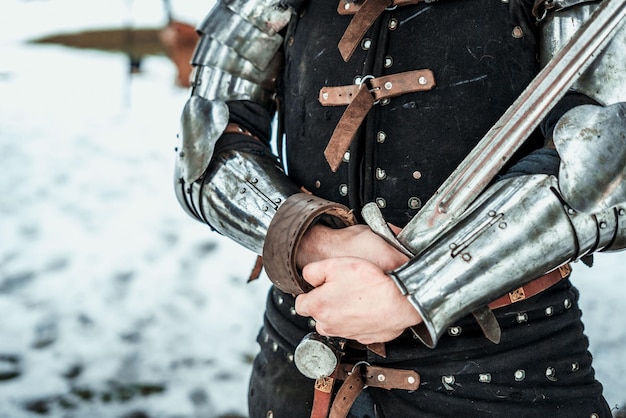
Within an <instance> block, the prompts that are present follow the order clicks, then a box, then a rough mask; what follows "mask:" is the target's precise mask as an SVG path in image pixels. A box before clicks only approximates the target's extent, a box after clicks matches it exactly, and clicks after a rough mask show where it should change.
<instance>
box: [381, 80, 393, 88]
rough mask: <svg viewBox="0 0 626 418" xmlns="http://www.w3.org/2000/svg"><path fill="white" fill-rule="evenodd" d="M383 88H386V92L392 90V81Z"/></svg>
mask: <svg viewBox="0 0 626 418" xmlns="http://www.w3.org/2000/svg"><path fill="white" fill-rule="evenodd" d="M383 87H384V88H385V90H391V89H392V88H393V83H392V82H391V81H387V82H386V83H385V84H384V85H383Z"/></svg>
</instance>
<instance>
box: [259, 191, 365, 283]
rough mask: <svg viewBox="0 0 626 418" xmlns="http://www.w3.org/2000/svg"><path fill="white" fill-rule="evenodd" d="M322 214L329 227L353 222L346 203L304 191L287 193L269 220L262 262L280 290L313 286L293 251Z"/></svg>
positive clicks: (354, 220)
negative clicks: (301, 269)
mask: <svg viewBox="0 0 626 418" xmlns="http://www.w3.org/2000/svg"><path fill="white" fill-rule="evenodd" d="M322 217H325V218H326V219H327V220H328V222H327V223H328V224H329V225H330V226H332V227H346V226H350V225H354V224H355V223H356V218H355V217H354V214H353V213H352V211H351V210H350V209H348V208H347V207H345V206H343V205H341V204H339V203H335V202H331V201H329V200H326V199H322V198H319V197H317V196H314V195H310V194H306V193H296V194H294V195H291V196H289V197H288V198H287V199H286V200H285V202H283V204H282V205H280V207H279V208H278V210H277V211H276V214H275V215H274V218H273V219H272V221H271V222H270V225H269V227H268V230H267V235H266V236H265V245H264V246H263V266H264V267H265V272H266V273H267V275H268V277H269V278H270V280H271V281H272V282H273V283H274V285H276V287H278V288H279V289H280V290H282V291H283V292H285V293H290V294H292V295H299V294H301V293H305V292H308V291H309V290H311V289H312V287H311V285H310V284H309V283H307V282H306V281H305V280H304V278H302V276H301V275H300V273H299V271H298V268H297V267H296V255H297V251H298V247H299V245H300V241H301V239H302V237H303V236H304V234H305V233H306V232H307V230H308V229H309V227H311V226H312V225H313V224H315V223H316V222H317V221H318V220H319V219H320V218H322Z"/></svg>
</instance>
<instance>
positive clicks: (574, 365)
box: [571, 361, 580, 372]
mask: <svg viewBox="0 0 626 418" xmlns="http://www.w3.org/2000/svg"><path fill="white" fill-rule="evenodd" d="M571 370H572V371H573V372H577V371H578V370H580V365H579V364H578V362H577V361H575V362H573V363H572V368H571Z"/></svg>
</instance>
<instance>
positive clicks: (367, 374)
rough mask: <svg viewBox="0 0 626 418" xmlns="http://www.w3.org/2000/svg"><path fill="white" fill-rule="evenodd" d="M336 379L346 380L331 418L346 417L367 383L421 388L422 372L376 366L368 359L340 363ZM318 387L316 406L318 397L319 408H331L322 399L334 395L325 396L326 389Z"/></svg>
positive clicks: (388, 386)
mask: <svg viewBox="0 0 626 418" xmlns="http://www.w3.org/2000/svg"><path fill="white" fill-rule="evenodd" d="M334 379H335V380H343V381H344V382H343V384H342V385H341V387H340V388H339V391H338V392H337V395H336V396H335V399H334V400H333V401H332V404H331V405H330V412H329V414H328V418H345V417H346V416H347V415H348V412H349V411H350V408H351V407H352V405H353V404H354V401H355V400H356V399H357V398H358V396H359V394H360V393H361V391H362V390H363V389H364V388H365V387H367V386H371V387H376V388H381V389H387V390H391V389H403V390H417V389H419V385H420V375H419V374H418V373H417V372H416V371H415V370H404V369H392V368H387V367H379V366H372V365H370V364H367V363H365V362H363V363H357V364H356V365H354V364H349V363H342V364H340V365H339V366H338V367H337V370H336V371H335V375H334ZM315 389H316V390H315V397H314V401H313V404H314V405H315V404H316V400H318V405H320V409H319V410H318V411H320V412H323V411H324V410H326V411H328V407H326V408H323V407H321V402H323V401H326V402H330V398H329V397H327V396H324V393H323V391H321V390H318V386H317V385H316V387H315ZM311 418H326V415H314V414H313V413H312V414H311Z"/></svg>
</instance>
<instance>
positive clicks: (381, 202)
mask: <svg viewBox="0 0 626 418" xmlns="http://www.w3.org/2000/svg"><path fill="white" fill-rule="evenodd" d="M376 204H377V205H378V207H379V208H381V209H382V208H386V207H387V201H386V200H385V199H383V198H382V197H377V198H376Z"/></svg>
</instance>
